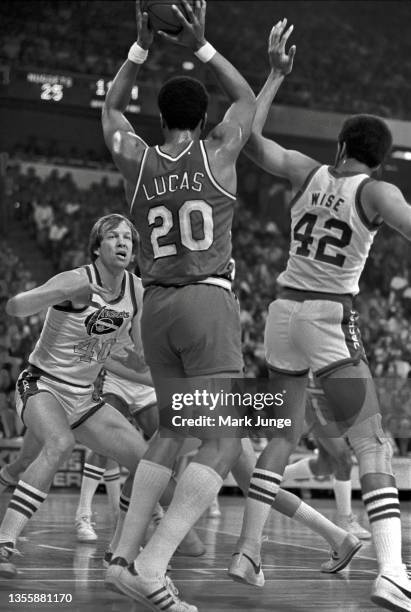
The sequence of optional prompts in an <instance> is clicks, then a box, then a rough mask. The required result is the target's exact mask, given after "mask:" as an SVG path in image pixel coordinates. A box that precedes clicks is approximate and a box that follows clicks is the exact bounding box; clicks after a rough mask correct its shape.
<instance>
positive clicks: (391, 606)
mask: <svg viewBox="0 0 411 612" xmlns="http://www.w3.org/2000/svg"><path fill="white" fill-rule="evenodd" d="M404 574H405V572H404ZM371 601H372V602H373V603H375V604H376V605H377V606H381V608H385V609H386V610H392V611H393V612H410V611H411V583H410V581H409V579H408V577H407V575H406V574H405V575H403V576H401V575H399V574H393V575H390V574H388V573H385V574H379V576H378V577H377V578H376V580H374V584H373V585H372V590H371Z"/></svg>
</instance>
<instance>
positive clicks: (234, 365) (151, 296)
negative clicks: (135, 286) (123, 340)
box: [141, 284, 243, 377]
mask: <svg viewBox="0 0 411 612" xmlns="http://www.w3.org/2000/svg"><path fill="white" fill-rule="evenodd" d="M141 328H142V339H143V346H144V354H145V358H146V361H147V363H148V365H149V366H150V368H152V370H153V369H156V370H159V369H160V370H161V371H162V373H163V375H164V376H165V375H167V374H166V373H167V370H169V371H170V375H171V376H181V377H184V376H205V375H213V374H217V373H224V372H227V373H230V372H233V373H234V372H237V373H241V372H242V369H243V358H242V351H241V325H240V309H239V304H238V300H237V298H236V297H235V295H234V294H233V293H232V292H231V291H229V290H227V289H223V288H222V287H218V286H215V285H207V284H192V285H185V286H182V287H158V286H155V287H149V288H148V289H147V290H146V292H145V294H144V306H143V314H142V321H141Z"/></svg>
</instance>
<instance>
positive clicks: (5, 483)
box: [0, 465, 19, 488]
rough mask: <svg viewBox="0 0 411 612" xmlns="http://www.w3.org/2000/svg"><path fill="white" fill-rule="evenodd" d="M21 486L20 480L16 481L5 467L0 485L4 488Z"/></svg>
mask: <svg viewBox="0 0 411 612" xmlns="http://www.w3.org/2000/svg"><path fill="white" fill-rule="evenodd" d="M18 484H19V481H18V480H15V479H14V478H13V476H11V475H10V474H9V473H8V471H7V466H6V465H5V466H3V467H2V468H1V470H0V485H1V486H2V487H5V488H7V487H16V486H17V485H18Z"/></svg>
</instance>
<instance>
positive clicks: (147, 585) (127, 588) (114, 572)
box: [104, 557, 198, 612]
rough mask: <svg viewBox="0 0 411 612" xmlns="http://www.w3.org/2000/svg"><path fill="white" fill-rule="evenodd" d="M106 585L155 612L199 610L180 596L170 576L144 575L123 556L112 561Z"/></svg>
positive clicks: (189, 611) (194, 611)
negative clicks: (152, 576) (148, 576)
mask: <svg viewBox="0 0 411 612" xmlns="http://www.w3.org/2000/svg"><path fill="white" fill-rule="evenodd" d="M104 586H105V587H106V588H107V589H109V590H111V591H116V592H117V593H121V594H122V595H126V596H127V597H129V598H130V599H133V600H134V601H137V602H138V603H140V604H142V605H143V606H145V608H146V609H147V610H153V611H154V612H159V611H164V610H167V612H198V608H196V606H192V605H190V604H188V603H186V602H185V601H182V600H181V599H180V598H179V597H178V590H177V589H176V587H175V586H174V584H173V582H172V581H171V579H170V578H169V577H168V576H158V577H157V576H156V577H155V578H147V577H144V576H142V575H141V574H139V573H138V572H137V571H136V569H135V567H134V564H133V563H132V564H131V565H128V563H127V561H126V560H125V559H123V558H122V557H116V558H115V559H113V560H112V562H111V563H110V566H109V568H108V570H107V574H106V579H105V581H104Z"/></svg>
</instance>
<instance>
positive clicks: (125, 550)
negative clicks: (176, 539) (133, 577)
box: [113, 459, 172, 561]
mask: <svg viewBox="0 0 411 612" xmlns="http://www.w3.org/2000/svg"><path fill="white" fill-rule="evenodd" d="M171 474H172V472H171V470H170V469H169V468H166V467H164V466H163V465H160V464H158V463H154V462H152V461H147V460H146V459H142V460H141V461H140V463H139V464H138V467H137V470H136V473H135V476H134V482H133V490H132V493H131V500H130V508H129V512H127V515H126V518H125V521H124V525H123V530H122V533H121V537H120V541H119V543H118V546H117V548H116V550H115V551H114V554H113V556H114V557H123V558H124V559H126V560H127V561H132V560H133V559H135V558H136V557H137V554H138V551H139V549H140V546H141V545H142V543H143V541H144V535H145V533H146V530H147V526H148V524H149V522H150V519H151V515H152V514H153V510H154V507H155V505H156V503H157V502H158V500H159V499H160V497H161V496H162V494H163V492H164V491H165V489H166V488H167V485H168V483H169V480H170V478H171Z"/></svg>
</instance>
